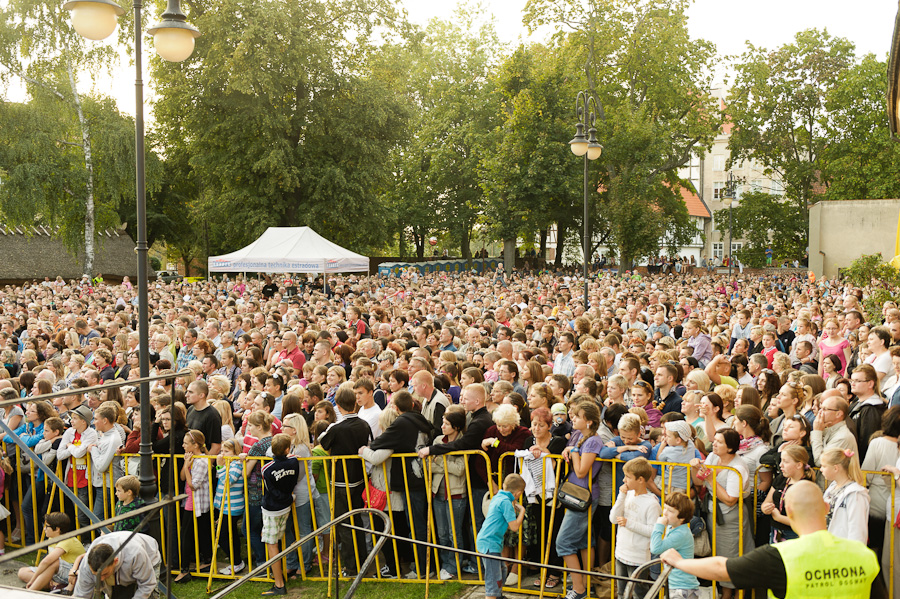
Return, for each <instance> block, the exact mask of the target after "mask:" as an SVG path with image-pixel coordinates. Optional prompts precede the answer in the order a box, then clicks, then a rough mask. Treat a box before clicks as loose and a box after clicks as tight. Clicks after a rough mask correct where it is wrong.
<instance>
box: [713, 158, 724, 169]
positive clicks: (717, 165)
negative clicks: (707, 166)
mask: <svg viewBox="0 0 900 599" xmlns="http://www.w3.org/2000/svg"><path fill="white" fill-rule="evenodd" d="M713 170H714V171H724V170H725V156H724V155H720V156H713Z"/></svg>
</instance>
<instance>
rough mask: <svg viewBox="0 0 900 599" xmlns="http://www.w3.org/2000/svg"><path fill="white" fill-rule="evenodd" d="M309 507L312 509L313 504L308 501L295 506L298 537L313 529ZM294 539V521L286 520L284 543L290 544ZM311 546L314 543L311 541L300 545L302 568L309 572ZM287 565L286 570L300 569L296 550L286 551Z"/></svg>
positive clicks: (311, 554) (311, 553)
mask: <svg viewBox="0 0 900 599" xmlns="http://www.w3.org/2000/svg"><path fill="white" fill-rule="evenodd" d="M311 509H313V506H312V504H310V503H306V504H304V505H298V506H297V508H296V511H297V529H298V530H299V531H300V538H303V537H305V536H306V535H308V534H309V533H311V532H312V531H313V527H312V512H310V510H311ZM295 540H296V536H295V535H294V523H293V522H292V521H291V520H288V525H287V530H286V531H285V543H286V544H288V545H290V544H291V543H293V542H294V541H295ZM313 547H314V545H313V542H312V541H307V542H306V543H303V544H302V545H301V546H300V551H301V552H302V554H303V569H304V570H306V572H309V571H310V569H311V568H312V558H313ZM287 567H288V570H298V571H299V570H300V556H299V555H298V554H297V552H296V551H292V552H291V553H288V555H287Z"/></svg>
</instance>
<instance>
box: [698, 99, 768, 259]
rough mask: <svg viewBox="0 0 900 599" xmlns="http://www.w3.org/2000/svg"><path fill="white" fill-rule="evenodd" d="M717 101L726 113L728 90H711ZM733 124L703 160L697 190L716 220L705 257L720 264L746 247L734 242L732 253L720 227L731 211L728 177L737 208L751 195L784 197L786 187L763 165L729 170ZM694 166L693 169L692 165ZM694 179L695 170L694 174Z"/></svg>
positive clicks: (745, 163)
mask: <svg viewBox="0 0 900 599" xmlns="http://www.w3.org/2000/svg"><path fill="white" fill-rule="evenodd" d="M711 94H712V95H713V97H715V98H718V99H719V102H720V106H721V108H722V109H723V110H725V109H726V99H727V97H728V89H727V88H725V87H717V88H713V89H712V90H711ZM731 128H732V124H731V123H729V122H726V123H725V125H724V126H723V127H722V131H721V132H720V133H719V135H717V136H716V139H715V141H714V142H713V146H712V150H711V151H710V152H709V153H707V154H706V156H705V157H704V158H703V159H702V160H699V163H700V168H699V171H700V173H699V184H697V185H696V186H697V189H698V190H699V192H700V197H701V198H702V199H703V200H704V202H705V204H706V205H707V206H708V207H709V209H710V210H711V212H712V215H713V218H712V219H711V222H710V229H709V231H707V234H706V247H704V249H703V254H702V255H703V256H704V257H710V256H715V257H716V258H717V259H718V260H719V261H720V262H721V260H722V258H724V257H725V256H726V255H729V256H733V255H734V253H735V252H736V251H738V250H740V249H742V248H743V247H744V240H742V239H732V241H731V248H730V250H729V249H728V248H727V247H726V246H727V245H728V231H727V229H725V228H724V227H720V225H721V224H722V223H725V222H727V221H728V207H727V206H726V205H725V202H724V201H723V200H724V199H725V198H724V192H725V186H726V184H727V182H728V175H729V173H731V174H732V175H733V176H734V179H735V181H736V185H735V199H734V201H735V205H737V204H739V203H740V201H741V196H743V195H744V194H745V193H748V192H750V191H762V192H766V193H771V194H775V195H779V196H780V195H784V186H783V184H782V182H781V180H780V179H778V178H777V176H775V177H773V176H770V175H767V174H766V173H765V169H764V168H763V167H762V165H760V164H757V163H756V162H754V161H752V160H750V161H741V162H739V163H736V164H734V165H732V168H731V170H730V171H728V170H726V166H727V164H728V159H729V158H730V156H731V153H730V151H729V149H728V143H729V140H730V139H731ZM692 166H693V165H692ZM682 172H683V173H684V174H682V176H683V177H685V176H687V174H688V171H687V167H685V169H682ZM690 174H691V176H692V179H693V169H692V170H691V173H690Z"/></svg>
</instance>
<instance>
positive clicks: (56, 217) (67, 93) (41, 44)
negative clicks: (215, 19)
mask: <svg viewBox="0 0 900 599" xmlns="http://www.w3.org/2000/svg"><path fill="white" fill-rule="evenodd" d="M62 5H63V3H61V2H57V1H48V0H9V2H7V3H5V4H4V5H3V6H2V7H0V83H3V84H7V85H8V84H9V83H10V82H19V83H24V84H25V86H26V87H27V90H28V93H29V96H30V97H31V98H32V99H33V100H34V103H33V104H32V105H31V106H30V107H29V110H40V111H42V116H40V117H38V118H39V119H51V120H53V121H56V120H57V119H62V120H63V121H70V123H69V124H68V126H66V124H65V123H61V125H62V126H63V129H64V132H63V130H57V142H58V143H60V144H63V145H67V146H70V147H71V148H73V149H75V150H77V151H78V153H79V158H78V159H77V160H76V161H75V162H72V160H74V155H70V156H68V158H67V163H68V164H69V168H67V169H65V170H63V171H59V172H57V173H55V177H54V179H56V180H57V181H59V178H60V177H65V182H64V183H63V185H61V186H58V185H42V184H41V183H42V182H41V181H32V182H31V187H30V189H29V190H28V192H27V193H22V188H23V187H24V186H27V185H28V182H27V181H20V182H18V183H12V186H13V187H14V188H16V189H18V191H19V195H18V196H17V197H16V198H9V197H7V199H6V201H4V204H5V205H6V206H7V207H10V206H9V203H10V202H13V203H18V205H16V206H13V207H11V208H12V209H10V210H8V211H7V212H5V218H6V219H7V221H8V222H9V224H34V222H35V215H38V216H39V218H44V219H49V220H48V221H47V223H46V224H50V225H53V226H59V227H60V230H61V233H62V235H63V238H64V239H65V241H66V242H67V244H68V246H69V248H70V249H71V250H73V251H76V252H77V251H83V252H84V270H85V272H86V273H88V274H92V273H93V268H94V254H95V239H96V228H97V226H98V223H97V218H98V215H100V216H102V215H103V214H110V213H111V212H113V211H114V210H115V206H116V202H118V201H119V200H121V199H122V193H121V192H122V189H121V188H120V187H118V185H117V183H118V181H119V178H118V177H117V176H115V174H114V173H112V170H114V169H113V168H112V165H107V168H106V173H105V174H107V175H110V180H109V181H108V182H104V181H99V180H98V174H99V173H98V168H99V167H98V164H97V157H96V155H95V148H94V144H95V141H94V140H95V136H96V135H97V134H98V131H102V128H103V126H105V124H104V125H99V123H98V122H97V119H98V118H102V114H104V113H108V112H109V106H108V105H104V103H102V102H100V103H95V104H93V105H89V104H90V103H91V100H90V99H89V98H88V97H87V95H86V94H85V91H84V90H85V86H84V84H82V83H80V82H79V74H80V73H82V72H86V71H87V72H97V71H99V70H102V69H105V68H109V67H110V66H111V65H113V64H115V63H117V62H118V57H117V56H116V53H115V51H114V49H113V48H112V47H111V46H110V45H107V44H89V43H88V42H86V40H84V39H83V38H82V37H81V36H79V35H78V34H77V33H75V31H74V29H72V27H71V25H70V24H69V15H68V13H67V12H66V11H64V10H63V8H62ZM119 34H120V35H126V36H127V34H128V25H127V24H126V25H125V26H124V27H120V29H119ZM94 109H96V111H95V110H94ZM48 125H49V124H48ZM111 126H115V124H114V123H112V124H111ZM43 130H44V132H45V133H46V131H47V129H46V128H43ZM24 133H26V134H27V133H28V131H24ZM133 138H134V136H133V134H132V140H133ZM44 141H46V140H44ZM22 142H23V143H30V142H29V137H28V136H27V135H26V137H25V139H23V140H22ZM26 153H27V152H26ZM20 155H21V154H20ZM132 155H133V151H132ZM115 164H119V163H118V162H115ZM3 168H4V169H5V170H8V171H9V172H10V173H16V172H22V169H17V168H16V165H15V164H10V165H7V166H4V167H3ZM26 170H27V169H26ZM114 178H115V179H116V181H113V179H114ZM61 190H62V191H61ZM26 201H27V202H28V203H27V204H24V203H22V202H26ZM29 213H30V215H29Z"/></svg>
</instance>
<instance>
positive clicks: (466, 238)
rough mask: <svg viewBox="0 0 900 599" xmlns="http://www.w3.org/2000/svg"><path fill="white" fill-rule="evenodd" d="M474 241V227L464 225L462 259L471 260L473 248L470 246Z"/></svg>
mask: <svg viewBox="0 0 900 599" xmlns="http://www.w3.org/2000/svg"><path fill="white" fill-rule="evenodd" d="M471 241H472V229H471V228H469V226H468V225H467V226H464V227H463V229H462V240H461V241H460V244H459V246H460V248H459V249H460V252H461V255H462V259H463V260H465V261H467V262H468V261H469V260H471V259H472V248H471V247H469V246H470V244H471Z"/></svg>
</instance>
